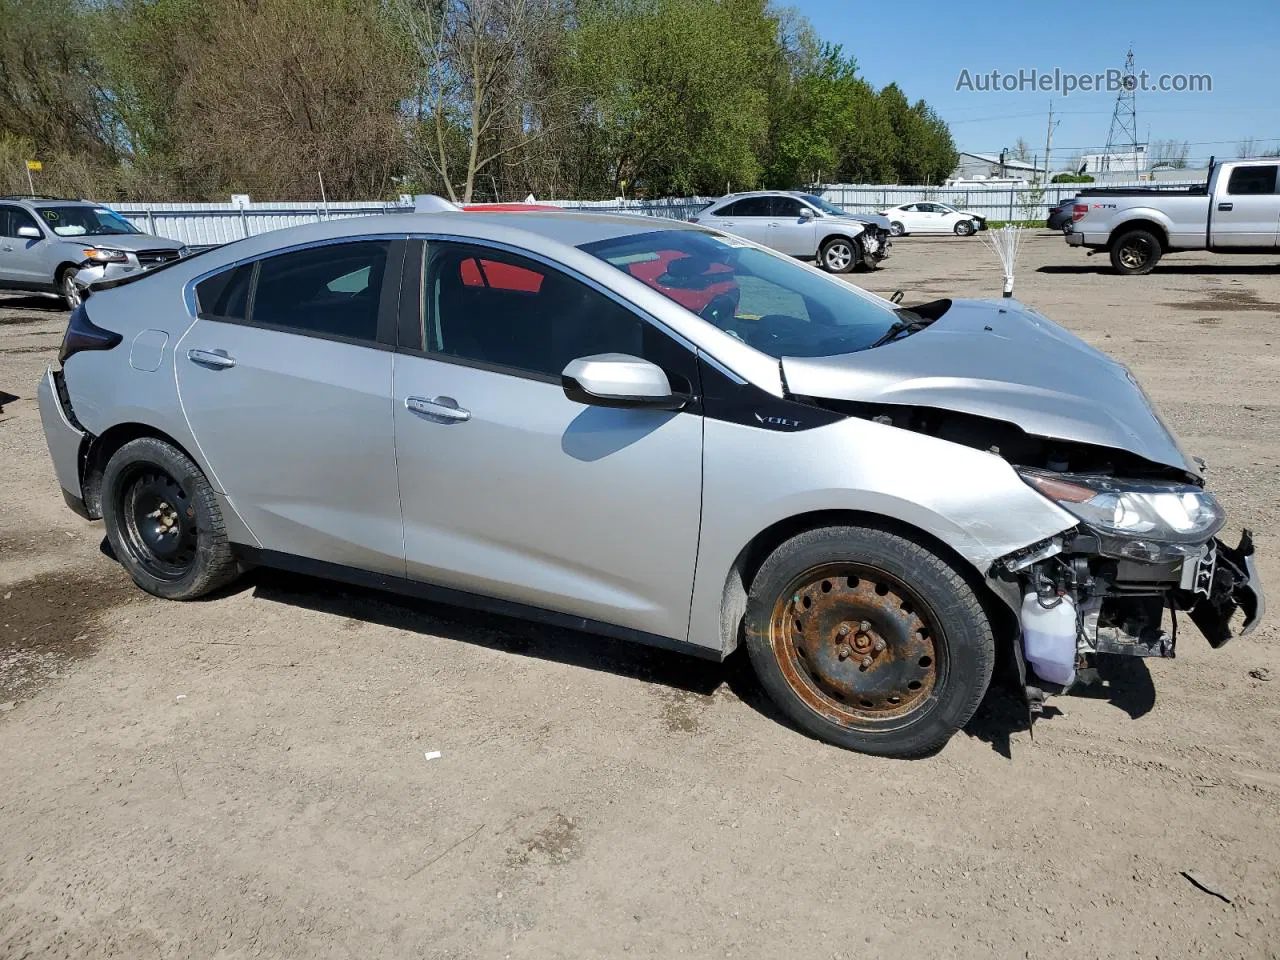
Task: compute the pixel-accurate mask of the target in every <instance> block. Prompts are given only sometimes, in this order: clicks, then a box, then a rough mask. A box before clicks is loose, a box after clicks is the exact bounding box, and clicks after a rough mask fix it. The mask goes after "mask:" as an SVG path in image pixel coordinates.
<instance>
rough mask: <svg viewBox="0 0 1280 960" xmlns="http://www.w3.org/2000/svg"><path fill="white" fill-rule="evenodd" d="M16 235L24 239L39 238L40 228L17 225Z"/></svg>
mask: <svg viewBox="0 0 1280 960" xmlns="http://www.w3.org/2000/svg"><path fill="white" fill-rule="evenodd" d="M18 236H20V237H22V238H23V239H25V240H39V239H40V238H41V237H40V228H39V227H19V228H18Z"/></svg>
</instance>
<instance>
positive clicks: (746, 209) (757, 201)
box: [734, 197, 773, 217]
mask: <svg viewBox="0 0 1280 960" xmlns="http://www.w3.org/2000/svg"><path fill="white" fill-rule="evenodd" d="M772 199H773V198H772V197H747V198H746V199H743V200H739V201H738V202H737V203H736V204H734V206H735V207H736V208H737V210H736V212H735V214H734V215H735V216H739V217H768V216H772V215H773V214H772V212H771V211H770V209H769V207H770V201H771V200H772Z"/></svg>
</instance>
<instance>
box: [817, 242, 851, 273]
mask: <svg viewBox="0 0 1280 960" xmlns="http://www.w3.org/2000/svg"><path fill="white" fill-rule="evenodd" d="M854 259H855V255H854V252H853V241H852V240H846V239H845V238H844V237H832V238H831V239H830V240H828V241H827V242H826V243H824V244H823V245H822V249H821V250H819V251H818V262H819V263H821V264H822V269H823V270H825V271H827V273H848V272H849V271H850V270H852V269H853V263H854Z"/></svg>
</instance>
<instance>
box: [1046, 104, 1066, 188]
mask: <svg viewBox="0 0 1280 960" xmlns="http://www.w3.org/2000/svg"><path fill="white" fill-rule="evenodd" d="M1061 122H1062V121H1061V120H1059V121H1057V122H1056V123H1055V122H1054V119H1053V100H1052V99H1051V100H1050V101H1049V128H1048V129H1047V130H1046V131H1045V134H1044V182H1045V183H1048V182H1049V170H1050V169H1051V168H1050V166H1049V157H1050V155H1051V151H1052V150H1053V128H1054V127H1056V126H1057V125H1058V124H1059V123H1061Z"/></svg>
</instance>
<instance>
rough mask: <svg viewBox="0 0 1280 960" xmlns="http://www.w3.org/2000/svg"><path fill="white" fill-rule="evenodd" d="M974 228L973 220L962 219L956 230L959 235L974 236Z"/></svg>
mask: <svg viewBox="0 0 1280 960" xmlns="http://www.w3.org/2000/svg"><path fill="white" fill-rule="evenodd" d="M974 229H975V228H974V226H973V221H972V220H960V221H958V222H957V223H956V225H955V232H956V236H957V237H970V236H973V232H974Z"/></svg>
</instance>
